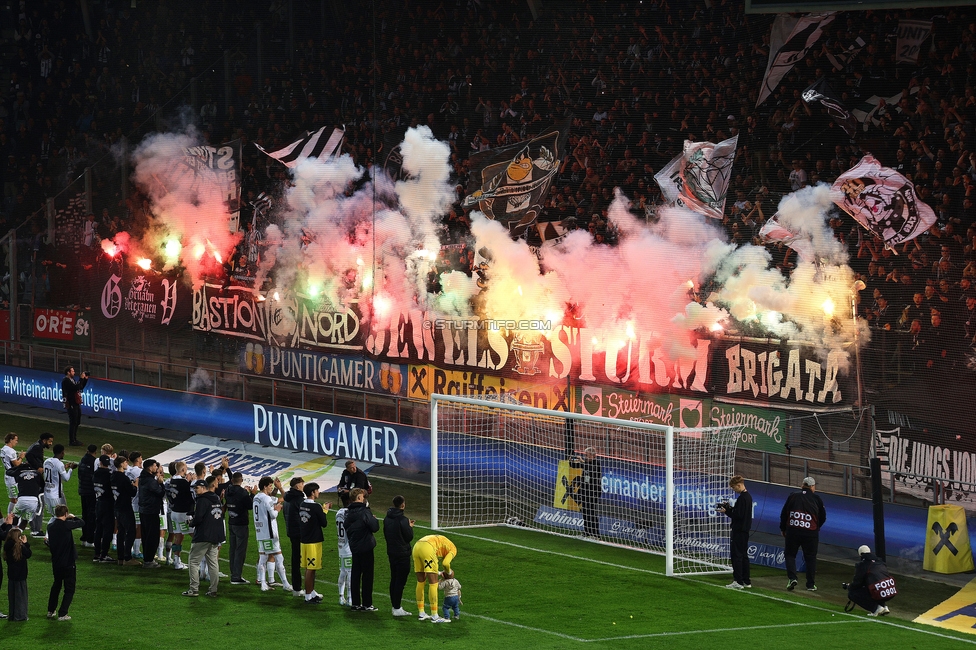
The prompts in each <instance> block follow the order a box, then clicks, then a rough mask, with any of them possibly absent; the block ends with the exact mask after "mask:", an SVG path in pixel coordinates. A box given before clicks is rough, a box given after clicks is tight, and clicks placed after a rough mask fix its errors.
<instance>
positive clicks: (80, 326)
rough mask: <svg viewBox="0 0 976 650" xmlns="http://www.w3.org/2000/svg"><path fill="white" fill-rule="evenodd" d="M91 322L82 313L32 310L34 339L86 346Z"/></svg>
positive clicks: (61, 310) (60, 310)
mask: <svg viewBox="0 0 976 650" xmlns="http://www.w3.org/2000/svg"><path fill="white" fill-rule="evenodd" d="M90 336H91V322H90V320H89V319H88V318H87V317H86V316H85V313H84V312H76V311H67V310H63V309H35V310H34V338H35V339H49V340H55V341H63V342H68V343H73V344H76V345H88V341H89V338H90Z"/></svg>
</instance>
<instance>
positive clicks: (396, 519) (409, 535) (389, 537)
mask: <svg viewBox="0 0 976 650" xmlns="http://www.w3.org/2000/svg"><path fill="white" fill-rule="evenodd" d="M383 536H384V537H385V538H386V554H387V555H389V556H390V557H398V558H402V557H410V542H411V540H413V527H412V526H411V525H410V521H409V520H408V519H407V518H406V517H404V516H403V510H402V509H400V508H390V509H389V510H387V511H386V519H384V520H383Z"/></svg>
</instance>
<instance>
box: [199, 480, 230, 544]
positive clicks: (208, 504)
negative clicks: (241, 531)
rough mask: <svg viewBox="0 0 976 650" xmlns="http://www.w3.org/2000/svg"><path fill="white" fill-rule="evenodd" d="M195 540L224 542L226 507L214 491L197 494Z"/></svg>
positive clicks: (215, 542) (214, 542)
mask: <svg viewBox="0 0 976 650" xmlns="http://www.w3.org/2000/svg"><path fill="white" fill-rule="evenodd" d="M193 529H194V530H193V541H194V543H196V542H210V543H212V544H222V543H224V541H225V538H224V507H223V506H222V505H221V503H220V497H218V496H217V495H216V494H214V493H213V492H203V493H202V494H198V495H197V503H196V508H195V509H194V511H193Z"/></svg>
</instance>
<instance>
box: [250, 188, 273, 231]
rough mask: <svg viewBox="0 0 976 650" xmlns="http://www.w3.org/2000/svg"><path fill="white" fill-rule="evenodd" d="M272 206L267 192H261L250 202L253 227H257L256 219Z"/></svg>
mask: <svg viewBox="0 0 976 650" xmlns="http://www.w3.org/2000/svg"><path fill="white" fill-rule="evenodd" d="M272 205H273V202H272V200H271V196H269V195H268V193H267V192H261V193H260V194H258V195H257V197H255V199H254V200H253V201H251V207H252V208H254V223H255V225H257V220H258V217H260V216H261V215H263V214H265V213H267V212H268V211H269V210H271V206H272Z"/></svg>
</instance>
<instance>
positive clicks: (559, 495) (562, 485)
mask: <svg viewBox="0 0 976 650" xmlns="http://www.w3.org/2000/svg"><path fill="white" fill-rule="evenodd" d="M582 475H583V469H582V468H575V469H574V468H572V467H570V466H569V461H568V460H561V461H559V470H558V472H557V473H556V489H555V492H554V494H553V498H552V507H554V508H559V509H561V510H572V511H573V512H579V509H580V508H579V505H578V504H577V503H576V492H577V491H578V490H579V488H580V485H581V483H582V479H581V478H580V477H581V476H582Z"/></svg>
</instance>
